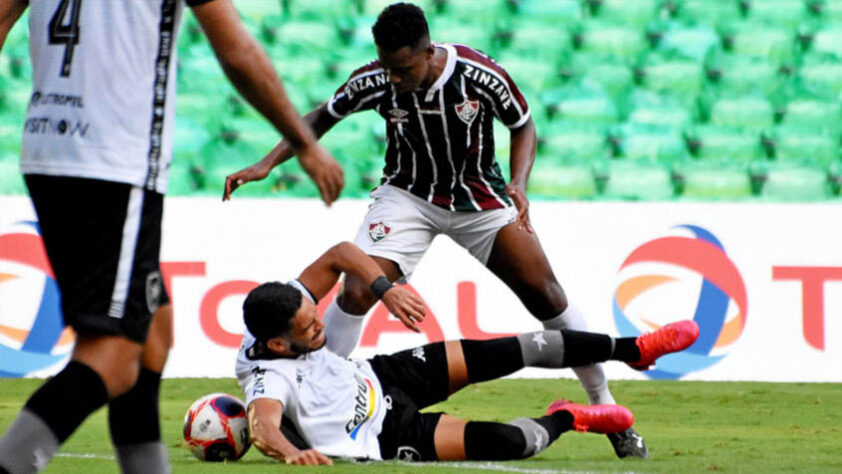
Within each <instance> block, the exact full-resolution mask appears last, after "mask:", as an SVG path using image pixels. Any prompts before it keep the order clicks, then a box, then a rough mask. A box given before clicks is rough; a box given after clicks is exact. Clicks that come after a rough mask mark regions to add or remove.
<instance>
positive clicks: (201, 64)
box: [178, 44, 231, 101]
mask: <svg viewBox="0 0 842 474" xmlns="http://www.w3.org/2000/svg"><path fill="white" fill-rule="evenodd" d="M203 50H205V51H203ZM199 51H203V52H202V53H199ZM205 53H207V54H205ZM191 55H194V56H192V57H190V58H182V59H181V60H180V61H179V75H178V94H179V97H178V100H179V101H180V100H181V96H182V95H183V94H185V93H197V94H202V95H206V96H207V97H212V96H218V95H220V94H223V93H226V92H228V91H230V90H231V85H230V83H229V82H228V78H227V77H225V73H224V72H223V71H222V67H221V66H220V65H219V62H218V61H217V60H216V57H214V56H213V53H212V52H211V51H210V48H209V47H207V46H206V45H204V44H202V45H197V46H195V47H194V48H193V49H192V53H191Z"/></svg>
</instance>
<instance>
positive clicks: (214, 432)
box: [184, 393, 251, 462]
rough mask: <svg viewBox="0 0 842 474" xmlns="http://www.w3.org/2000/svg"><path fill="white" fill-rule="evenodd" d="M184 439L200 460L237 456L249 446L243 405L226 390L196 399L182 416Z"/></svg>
mask: <svg viewBox="0 0 842 474" xmlns="http://www.w3.org/2000/svg"><path fill="white" fill-rule="evenodd" d="M184 440H185V441H187V444H188V446H189V447H190V451H191V452H192V453H193V455H194V456H196V457H197V458H198V459H199V460H202V461H213V462H221V461H236V460H237V459H240V458H241V457H243V455H244V454H246V451H248V449H249V447H250V446H251V440H250V439H249V422H248V416H247V415H246V407H245V405H244V404H243V402H241V401H240V400H239V399H238V398H236V397H233V396H231V395H228V394H225V393H212V394H210V395H205V396H204V397H202V398H200V399H198V400H196V401H195V402H194V403H193V405H192V406H190V409H189V410H187V414H186V415H185V416H184Z"/></svg>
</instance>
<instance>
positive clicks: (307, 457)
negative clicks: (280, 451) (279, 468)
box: [286, 449, 333, 466]
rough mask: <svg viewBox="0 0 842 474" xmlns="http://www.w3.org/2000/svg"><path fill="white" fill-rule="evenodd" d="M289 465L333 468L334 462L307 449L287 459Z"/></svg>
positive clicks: (313, 450)
mask: <svg viewBox="0 0 842 474" xmlns="http://www.w3.org/2000/svg"><path fill="white" fill-rule="evenodd" d="M286 463H287V464H294V465H296V466H333V460H331V459H330V458H329V457H327V456H325V455H324V454H322V453H320V452H318V451H316V450H315V449H305V450H304V451H299V452H298V453H297V454H293V455H292V456H289V457H287V458H286Z"/></svg>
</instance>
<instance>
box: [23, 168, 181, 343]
mask: <svg viewBox="0 0 842 474" xmlns="http://www.w3.org/2000/svg"><path fill="white" fill-rule="evenodd" d="M25 179H26V186H27V188H29V194H30V197H31V198H32V203H33V205H34V206H35V212H36V213H37V215H38V221H39V226H40V228H41V236H42V238H43V239H44V247H45V248H46V250H47V256H48V257H49V259H50V264H51V265H52V267H53V273H54V274H55V277H56V281H57V282H58V287H59V289H60V290H61V307H62V312H63V313H64V323H65V325H68V326H71V327H73V329H75V330H76V331H77V332H81V333H90V334H107V335H117V336H123V337H126V338H128V339H131V340H133V341H137V342H140V343H143V342H144V341H145V340H146V335H147V333H148V331H149V323H150V321H151V319H152V314H153V313H154V312H155V310H156V309H157V308H158V306H160V305H161V304H165V303H167V302H169V298H168V297H167V293H166V290H165V289H164V285H163V281H162V278H161V271H160V266H159V252H160V247H161V216H162V213H163V199H164V197H163V195H162V194H160V193H157V192H154V191H147V190H144V189H142V188H138V187H136V186H131V185H129V184H125V183H115V182H111V181H102V180H96V179H86V178H72V177H64V176H44V175H26V176H25Z"/></svg>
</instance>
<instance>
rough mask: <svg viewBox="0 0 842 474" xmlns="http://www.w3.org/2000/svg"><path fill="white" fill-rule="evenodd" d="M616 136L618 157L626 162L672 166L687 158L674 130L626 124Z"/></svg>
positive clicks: (681, 138) (679, 133)
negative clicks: (621, 157)
mask: <svg viewBox="0 0 842 474" xmlns="http://www.w3.org/2000/svg"><path fill="white" fill-rule="evenodd" d="M616 134H617V139H618V144H619V150H620V155H621V156H623V157H624V159H627V160H637V161H648V162H661V163H665V164H672V163H674V162H676V161H678V160H680V159H682V158H686V157H687V156H689V153H688V151H687V147H686V146H685V144H684V137H683V136H682V135H681V132H680V131H679V130H678V129H676V128H665V127H653V126H641V125H634V124H626V125H623V126H621V127H619V129H618V130H617V132H616Z"/></svg>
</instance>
